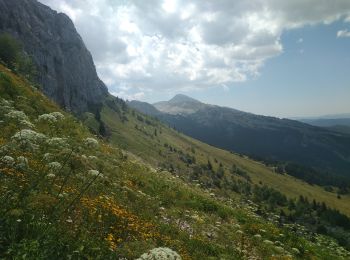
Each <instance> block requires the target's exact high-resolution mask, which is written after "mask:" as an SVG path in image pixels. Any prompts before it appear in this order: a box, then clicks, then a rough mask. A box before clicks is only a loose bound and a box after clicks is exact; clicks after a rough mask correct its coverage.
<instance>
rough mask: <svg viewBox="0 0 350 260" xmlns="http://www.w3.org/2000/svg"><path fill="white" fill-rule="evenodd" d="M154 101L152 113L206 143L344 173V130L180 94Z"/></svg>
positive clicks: (347, 149) (348, 142)
mask: <svg viewBox="0 0 350 260" xmlns="http://www.w3.org/2000/svg"><path fill="white" fill-rule="evenodd" d="M131 106H133V105H132V104H131ZM134 107H135V106H134ZM154 107H155V108H157V109H158V110H159V111H160V112H162V114H161V115H156V116H157V117H158V118H159V119H161V120H163V121H164V122H166V123H168V124H169V125H170V126H174V127H176V129H177V130H179V131H181V132H183V133H185V134H187V135H189V136H191V137H194V138H196V139H198V140H201V141H203V142H206V143H208V144H211V145H214V146H217V147H220V148H223V149H226V150H230V151H235V152H238V153H242V154H248V155H250V156H253V157H254V158H264V159H267V160H271V161H274V160H276V161H290V162H295V163H298V164H302V165H306V166H310V167H314V168H317V169H319V170H322V171H325V172H327V171H328V172H330V173H337V174H342V175H347V176H349V170H350V135H348V134H345V133H340V132H335V131H331V130H328V129H324V128H320V127H315V126H311V125H308V124H305V123H302V122H298V121H294V120H289V119H279V118H274V117H267V116H259V115H255V114H251V113H246V112H242V111H239V110H236V109H232V108H227V107H219V106H213V105H207V104H204V103H201V102H199V101H197V100H193V99H192V98H188V97H187V98H185V97H183V96H180V98H178V97H177V96H176V97H175V100H174V99H171V100H169V101H164V102H159V103H156V104H154ZM135 108H136V109H137V107H135ZM141 112H144V113H147V111H144V110H143V111H142V110H141ZM151 115H155V114H154V113H151Z"/></svg>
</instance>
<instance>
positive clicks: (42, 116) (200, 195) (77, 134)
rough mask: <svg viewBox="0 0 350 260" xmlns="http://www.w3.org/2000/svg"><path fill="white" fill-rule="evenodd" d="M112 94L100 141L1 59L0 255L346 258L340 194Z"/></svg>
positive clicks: (344, 204)
mask: <svg viewBox="0 0 350 260" xmlns="http://www.w3.org/2000/svg"><path fill="white" fill-rule="evenodd" d="M111 98H112V97H109V99H110V100H109V101H108V102H107V103H105V105H104V106H103V109H102V110H101V117H102V118H103V119H104V120H105V122H106V125H109V127H111V130H112V135H111V139H110V140H109V142H108V143H107V142H106V141H104V140H102V139H99V138H97V137H96V136H94V135H93V134H92V133H90V132H89V131H88V129H87V128H86V127H84V125H83V124H81V121H79V120H77V119H76V118H75V117H74V116H73V115H72V114H69V113H67V112H65V111H63V110H61V109H60V108H59V107H58V106H57V105H56V104H54V103H53V102H52V101H50V100H49V99H48V98H46V97H45V96H44V95H43V94H42V93H40V92H39V91H38V90H37V89H35V88H33V87H32V86H31V84H29V83H28V82H27V80H24V79H23V78H21V77H19V76H16V75H14V74H13V73H11V72H9V70H8V69H7V68H5V67H3V66H2V65H1V64H0V112H1V113H0V124H1V132H0V174H1V175H0V176H1V182H0V191H1V192H0V199H1V202H2V203H0V213H1V214H0V231H1V232H0V241H1V243H0V258H1V259H20V258H23V256H25V258H28V259H70V258H74V259H115V258H121V259H123V258H124V259H138V257H140V256H141V255H143V256H144V257H146V256H147V255H152V256H154V255H155V256H157V252H158V254H164V253H166V254H167V258H168V259H173V260H175V259H269V258H271V257H279V258H284V256H285V255H287V257H288V258H296V259H299V258H300V259H309V258H310V259H311V258H315V259H344V258H345V259H346V258H347V257H349V256H350V252H349V251H347V250H346V249H344V247H346V248H348V249H349V248H350V240H349V238H348V237H347V236H348V234H349V233H350V228H349V227H348V224H347V223H348V222H350V219H349V218H348V217H347V216H350V208H349V205H350V204H349V200H350V197H349V196H347V195H344V196H342V199H339V198H337V195H336V194H335V193H331V192H328V191H325V190H324V189H321V188H320V187H317V186H315V185H314V186H311V185H308V184H306V183H303V182H300V181H297V180H295V179H294V178H292V177H290V176H288V175H283V174H277V173H275V172H274V171H273V170H272V169H270V168H269V167H267V166H264V165H262V164H261V163H257V162H254V161H252V160H249V159H248V158H244V157H240V156H238V155H235V154H231V153H230V152H227V151H223V150H220V149H217V148H214V147H210V146H209V145H206V144H204V143H201V142H199V141H196V140H193V139H191V138H189V137H187V136H184V135H182V134H179V133H177V132H176V131H174V130H173V129H171V128H169V127H167V126H165V125H163V124H162V123H160V122H159V121H156V120H155V119H154V118H150V117H147V116H145V115H141V114H139V113H138V112H136V111H134V110H132V109H130V108H128V107H127V106H125V104H124V103H123V102H122V101H121V100H111ZM135 124H137V125H138V127H137V128H136V127H134V126H135ZM155 129H157V134H156V133H155V131H154V130H155ZM155 134H156V135H155ZM121 147H124V148H127V149H128V150H125V149H121ZM159 151H160V152H159ZM134 152H136V154H137V155H136V154H135V153H134ZM151 158H153V159H154V160H152V159H151ZM208 160H210V161H211V163H210V164H208ZM166 162H168V163H167V164H166ZM155 163H161V165H160V166H158V167H155V166H154V165H155ZM233 166H234V167H233ZM266 185H269V186H266ZM279 190H280V191H281V190H283V192H284V193H281V192H280V191H279ZM312 199H314V200H315V201H314V204H309V202H308V201H311V200H312ZM321 202H323V203H321ZM287 207H288V208H289V209H288V212H287V213H283V214H281V215H280V211H281V210H284V209H285V208H287ZM331 207H332V208H336V209H337V210H340V211H341V212H343V213H344V214H346V215H344V214H342V213H339V212H338V211H336V210H333V209H332V208H331ZM285 214H287V215H285ZM288 219H291V220H292V221H289V220H288ZM329 219H330V220H329ZM309 222H310V223H317V225H315V224H308V223H309ZM281 225H283V227H282V226H281ZM320 227H322V228H323V229H321V228H320ZM320 232H322V234H319V233H320ZM326 235H327V236H326ZM334 239H337V240H338V241H340V242H337V241H336V240H334ZM273 241H283V242H279V243H278V244H275V243H274V242H273ZM319 241H322V243H321V244H320V242H319ZM323 243H324V244H326V245H330V244H331V247H328V248H327V250H323V248H324V244H323ZM339 243H341V245H340V244H339ZM14 248H15V249H16V250H14ZM145 252H146V253H147V254H146V255H145V254H144V253H145ZM163 252H164V253H163ZM174 255H177V256H179V255H180V256H181V258H179V257H178V258H175V257H174ZM171 256H173V258H170V257H171ZM141 259H142V258H141ZM143 259H148V258H143ZM153 259H160V258H157V257H154V258H153Z"/></svg>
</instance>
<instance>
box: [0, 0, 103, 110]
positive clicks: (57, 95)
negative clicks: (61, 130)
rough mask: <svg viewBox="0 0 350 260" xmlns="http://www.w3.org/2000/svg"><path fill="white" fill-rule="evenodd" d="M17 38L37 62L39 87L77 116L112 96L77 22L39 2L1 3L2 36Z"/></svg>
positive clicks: (7, 0) (5, 0)
mask: <svg viewBox="0 0 350 260" xmlns="http://www.w3.org/2000/svg"><path fill="white" fill-rule="evenodd" d="M1 33H9V34H11V35H12V36H13V37H15V38H17V39H18V40H19V41H20V42H21V43H22V44H23V47H24V50H25V51H26V52H27V53H28V54H29V55H30V56H32V58H33V61H34V63H35V65H36V68H37V70H38V77H37V78H36V81H37V83H39V84H40V85H41V86H42V87H43V89H42V90H43V92H44V93H45V94H46V95H47V96H48V97H50V98H51V99H52V100H54V101H55V102H56V103H57V104H59V105H60V106H61V107H63V108H65V109H67V110H70V111H73V112H74V113H76V114H79V113H82V112H85V111H88V110H90V111H91V110H96V107H98V106H100V104H101V102H102V101H103V100H104V98H105V97H106V96H107V95H108V91H107V88H106V86H105V85H104V83H103V82H102V81H101V80H100V79H99V78H98V76H97V73H96V69H95V65H94V62H93V60H92V56H91V54H90V52H89V51H88V50H87V48H86V47H85V44H84V42H83V40H82V39H81V37H80V35H79V34H78V32H77V31H76V29H75V27H74V25H73V22H72V21H71V20H70V19H69V17H68V16H67V15H65V14H63V13H57V12H56V11H53V10H52V9H50V8H49V7H47V6H45V5H43V4H41V3H39V2H38V1H36V0H0V34H1Z"/></svg>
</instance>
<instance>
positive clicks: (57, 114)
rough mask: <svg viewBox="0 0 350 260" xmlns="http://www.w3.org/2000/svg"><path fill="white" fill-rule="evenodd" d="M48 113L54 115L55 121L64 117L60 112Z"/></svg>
mask: <svg viewBox="0 0 350 260" xmlns="http://www.w3.org/2000/svg"><path fill="white" fill-rule="evenodd" d="M50 115H52V116H54V117H55V118H56V120H57V121H58V120H62V119H64V115H63V114H62V113H61V112H52V113H50Z"/></svg>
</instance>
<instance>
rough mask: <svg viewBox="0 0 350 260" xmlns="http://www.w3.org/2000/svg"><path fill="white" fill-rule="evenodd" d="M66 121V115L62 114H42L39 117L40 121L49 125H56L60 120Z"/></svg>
mask: <svg viewBox="0 0 350 260" xmlns="http://www.w3.org/2000/svg"><path fill="white" fill-rule="evenodd" d="M62 119H64V115H63V114H62V113H60V112H52V113H50V114H42V115H40V116H39V117H38V121H43V122H46V123H48V124H54V123H56V122H57V121H59V120H62Z"/></svg>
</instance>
